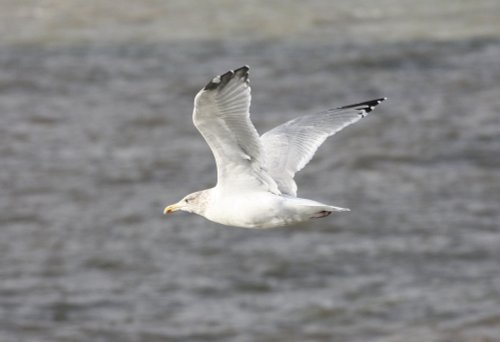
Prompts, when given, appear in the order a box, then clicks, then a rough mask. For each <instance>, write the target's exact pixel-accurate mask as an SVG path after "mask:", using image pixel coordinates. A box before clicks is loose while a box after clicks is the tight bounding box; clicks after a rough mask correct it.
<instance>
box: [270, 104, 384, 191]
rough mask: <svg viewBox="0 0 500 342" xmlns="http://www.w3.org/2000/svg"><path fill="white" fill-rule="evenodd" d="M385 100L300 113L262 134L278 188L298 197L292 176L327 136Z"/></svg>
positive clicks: (356, 119) (304, 164)
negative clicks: (307, 113) (316, 112)
mask: <svg viewBox="0 0 500 342" xmlns="http://www.w3.org/2000/svg"><path fill="white" fill-rule="evenodd" d="M384 100H386V98H380V99H376V100H371V101H366V102H361V103H356V104H352V105H348V106H344V107H339V108H335V109H330V110H328V111H325V112H322V113H319V114H313V115H306V116H301V117H299V118H296V119H294V120H291V121H288V122H286V123H284V124H282V125H280V126H278V127H275V128H273V129H272V130H270V131H268V132H266V133H265V134H263V135H262V136H261V138H260V140H261V142H262V146H263V148H264V153H265V156H266V166H267V168H268V171H269V173H270V174H271V176H272V177H273V179H274V180H275V181H276V183H278V187H279V190H280V191H281V192H282V193H284V194H288V195H291V196H297V184H295V181H294V179H293V177H294V176H295V173H296V172H298V171H300V170H301V169H302V168H303V167H304V166H306V165H307V163H308V162H309V161H310V160H311V158H312V157H313V156H314V154H315V153H316V150H317V149H318V147H319V146H320V145H321V144H322V143H323V142H324V141H325V140H326V138H328V137H329V136H331V135H333V134H335V133H337V132H338V131H340V130H341V129H343V128H344V127H346V126H349V125H351V124H353V123H355V122H356V121H359V120H360V119H361V118H363V117H365V116H366V115H367V114H368V113H370V112H371V111H372V110H373V109H374V108H375V106H377V105H378V104H380V103H381V102H382V101H384Z"/></svg>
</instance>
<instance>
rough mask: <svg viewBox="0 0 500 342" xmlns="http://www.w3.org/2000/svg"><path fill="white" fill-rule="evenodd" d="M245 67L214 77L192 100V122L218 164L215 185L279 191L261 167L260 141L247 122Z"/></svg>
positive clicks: (248, 117) (262, 163)
mask: <svg viewBox="0 0 500 342" xmlns="http://www.w3.org/2000/svg"><path fill="white" fill-rule="evenodd" d="M248 70H249V68H248V67H247V66H244V67H241V68H239V69H236V70H235V71H232V70H230V71H228V72H227V73H225V74H223V75H220V76H216V77H215V78H213V79H212V81H210V82H209V83H208V84H207V85H206V86H205V88H203V89H202V90H200V92H199V93H198V94H197V95H196V97H195V100H194V110H193V123H194V125H195V126H196V128H197V129H198V130H199V131H200V133H201V135H202V136H203V137H204V138H205V141H206V142H207V144H208V145H209V146H210V149H211V150H212V153H213V155H214V158H215V163H216V164H217V186H218V187H221V188H224V187H232V188H234V187H238V188H260V189H264V190H267V191H272V192H275V193H279V190H278V187H277V184H276V182H275V181H274V180H273V179H272V177H271V176H270V175H269V174H268V173H267V172H266V171H265V170H264V168H263V167H262V165H264V162H265V161H264V157H263V150H262V143H261V141H260V138H259V134H258V133H257V130H256V129H255V127H254V126H253V124H252V122H251V121H250V113H249V109H250V100H251V96H250V85H249V82H248Z"/></svg>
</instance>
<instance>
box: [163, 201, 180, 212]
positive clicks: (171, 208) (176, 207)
mask: <svg viewBox="0 0 500 342" xmlns="http://www.w3.org/2000/svg"><path fill="white" fill-rule="evenodd" d="M181 208H182V205H180V204H179V203H175V204H172V205H169V206H167V207H165V209H163V215H165V214H171V213H173V212H174V211H177V210H179V209H181Z"/></svg>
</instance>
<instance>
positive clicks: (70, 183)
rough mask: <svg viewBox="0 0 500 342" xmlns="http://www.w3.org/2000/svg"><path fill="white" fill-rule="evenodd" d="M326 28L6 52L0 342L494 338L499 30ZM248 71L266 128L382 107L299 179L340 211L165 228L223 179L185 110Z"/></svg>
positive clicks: (498, 297) (499, 295) (499, 279)
mask: <svg viewBox="0 0 500 342" xmlns="http://www.w3.org/2000/svg"><path fill="white" fill-rule="evenodd" d="M330 9H332V10H333V7H332V8H330ZM497 9H498V7H497ZM448 14H449V13H439V12H438V13H437V15H438V16H439V15H441V16H442V20H444V21H446V20H449V21H450V23H453V19H450V17H448V16H447V15H448ZM238 15H241V16H243V17H244V15H245V14H244V13H243V14H241V13H240V14H238ZM317 25H318V27H319V28H318V30H319V31H318V32H317V35H313V36H311V37H309V38H307V37H305V36H300V37H295V36H293V35H291V36H289V37H286V38H283V37H281V38H280V37H274V38H265V37H264V38H263V37H257V38H253V39H248V40H245V39H225V40H216V39H205V38H204V39H199V40H197V39H187V40H178V41H175V40H170V41H160V42H158V43H156V44H155V43H151V42H146V43H141V42H138V41H134V42H128V43H126V42H110V43H103V42H99V41H98V42H97V43H92V44H90V43H88V42H87V43H85V42H76V43H72V44H67V43H65V44H61V45H57V44H55V45H50V44H49V45H46V44H42V43H36V44H34V43H30V44H20V45H16V44H6V45H5V46H3V47H2V48H1V49H0V115H1V117H0V120H1V121H0V123H1V125H0V161H1V162H0V163H1V166H0V185H1V189H2V195H1V197H0V213H1V216H0V224H1V229H0V333H1V338H0V339H1V340H2V341H6V342H9V341H497V340H498V338H499V337H498V336H500V265H499V262H500V232H499V222H500V210H499V208H500V171H499V168H500V153H499V151H500V120H499V119H498V118H499V112H500V98H499V94H500V63H498V61H499V60H500V38H498V37H495V36H491V35H490V36H486V35H483V36H481V35H473V36H464V38H460V37H459V38H457V37H454V38H453V39H449V40H430V39H418V38H416V37H414V36H412V37H411V39H407V40H405V39H387V40H380V41H372V40H363V39H357V40H356V39H354V40H352V41H349V39H346V37H343V38H342V37H339V38H338V39H335V37H331V39H326V37H327V35H326V33H327V32H329V31H328V29H325V25H326V27H327V28H329V29H331V28H332V27H335V26H334V23H333V24H332V23H326V24H325V23H324V22H318V23H317ZM331 25H333V26H331ZM391 25H392V26H390V27H389V28H387V27H386V28H385V29H387V30H390V29H391V28H392V30H395V31H397V29H398V26H394V25H396V24H395V23H392V24H391ZM422 27H423V29H425V24H422ZM323 30H326V31H325V32H326V33H325V32H324V31H323ZM384 32H385V31H384ZM387 32H388V31H387ZM355 33H356V32H354V33H352V32H351V33H349V34H351V36H348V37H351V38H352V37H353V36H352V35H355ZM306 38H307V39H306ZM95 39H96V40H98V37H96V38H95ZM242 64H249V65H250V66H251V68H252V70H251V79H252V86H253V92H252V95H253V104H252V113H253V121H254V123H255V125H256V127H257V129H258V130H259V131H260V132H264V131H265V130H267V129H270V128H272V127H274V125H276V124H278V123H281V122H283V121H285V120H287V119H290V118H293V117H295V116H298V115H302V114H307V113H311V112H315V111H319V110H322V109H326V108H331V107H335V106H339V105H345V104H349V103H352V102H356V101H362V100H368V99H371V98H375V97H379V96H387V97H389V101H387V102H385V103H383V104H382V105H381V106H380V107H379V108H378V109H377V111H375V112H374V114H373V115H371V116H369V117H368V118H366V119H364V120H363V121H361V122H360V123H358V124H356V125H355V126H352V127H349V128H348V129H346V130H345V131H343V132H342V133H339V134H338V135H336V136H335V137H334V138H332V139H330V140H328V141H327V142H326V143H325V145H323V147H322V148H321V149H320V150H319V152H318V154H317V156H316V157H315V159H313V161H312V163H311V164H310V165H309V166H308V167H307V168H306V169H305V170H304V171H302V172H301V173H300V174H298V177H297V180H298V185H299V193H300V194H301V195H302V196H304V197H309V198H314V199H318V200H322V201H325V202H327V203H332V204H334V205H338V206H345V207H349V208H351V209H352V212H350V213H346V214H339V215H337V216H330V217H328V218H325V219H322V220H316V221H314V222H313V223H311V224H307V225H302V226H296V227H290V228H284V229H275V230H267V231H257V230H245V229H236V228H226V227H223V226H219V225H216V224H213V223H210V222H208V221H205V220H203V219H202V218H200V217H196V216H191V215H187V214H179V215H173V216H169V217H164V216H162V209H163V207H164V205H166V204H169V203H171V202H173V201H176V200H178V199H179V198H180V197H181V196H183V195H184V194H186V193H188V192H191V191H194V190H198V189H201V188H204V187H208V186H211V185H212V184H213V182H214V180H215V169H214V164H213V160H212V156H211V155H210V152H209V150H208V147H207V146H206V144H205V143H204V141H203V140H202V138H201V137H200V136H199V135H198V133H197V132H196V130H195V128H194V127H193V126H192V123H191V118H190V115H191V110H192V100H193V96H194V95H195V93H196V92H197V90H198V89H199V88H200V87H202V86H203V85H204V84H205V83H206V82H207V80H209V79H210V78H211V77H212V76H213V75H215V74H218V73H221V72H224V71H226V70H227V69H229V68H235V67H238V66H240V65H242Z"/></svg>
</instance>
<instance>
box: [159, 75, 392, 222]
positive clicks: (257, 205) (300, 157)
mask: <svg viewBox="0 0 500 342" xmlns="http://www.w3.org/2000/svg"><path fill="white" fill-rule="evenodd" d="M248 71H249V67H248V66H243V67H241V68H239V69H236V70H234V71H233V70H230V71H228V72H226V73H225V74H222V75H219V76H216V77H214V78H213V79H212V80H211V81H210V82H209V83H208V84H207V85H206V86H205V87H204V88H203V89H202V90H200V91H199V92H198V94H197V95H196V96H195V99H194V110H193V123H194V125H195V127H196V128H197V129H198V131H199V132H200V133H201V135H202V136H203V138H204V139H205V141H206V142H207V144H208V145H209V147H210V149H211V150H212V153H213V155H214V157H215V163H216V166H217V184H216V185H215V187H212V188H210V189H206V190H201V191H197V192H194V193H191V194H189V195H187V196H185V197H184V198H183V199H181V200H180V201H179V202H177V203H175V204H172V205H169V206H167V207H166V208H165V209H164V211H163V213H164V214H170V213H173V212H175V211H178V210H182V211H186V212H189V213H194V214H198V215H200V216H203V217H205V218H206V219H208V220H210V221H213V222H216V223H219V224H222V225H227V226H234V227H243V228H274V227H281V226H287V225H292V224H297V223H301V222H307V221H309V220H312V219H316V218H321V217H326V216H328V215H330V214H331V213H333V212H342V211H350V209H347V208H341V207H336V206H333V205H328V204H324V203H321V202H317V201H313V200H310V199H305V198H300V197H297V185H296V183H295V181H294V176H295V173H296V172H298V171H300V170H301V169H302V168H303V167H304V166H306V164H307V163H309V161H310V160H311V158H312V157H313V156H314V154H315V152H316V150H317V149H318V148H319V146H320V145H321V144H322V143H323V142H324V141H325V140H326V138H328V137H329V136H331V135H333V134H335V133H336V132H338V131H340V130H341V129H343V128H344V127H346V126H349V125H350V124H353V123H355V122H357V121H359V120H360V119H361V118H363V117H365V116H366V115H367V114H368V113H370V112H371V111H372V110H373V109H374V108H375V106H377V105H378V104H380V103H381V102H382V101H384V100H386V99H387V98H385V97H384V98H378V99H375V100H371V101H366V102H361V103H356V104H351V105H348V106H343V107H338V108H334V109H330V110H327V111H325V112H322V113H319V114H313V115H305V116H301V117H298V118H296V119H293V120H291V121H288V122H286V123H284V124H282V125H280V126H277V127H275V128H273V129H271V130H270V131H268V132H266V133H264V134H263V135H261V136H259V134H258V132H257V130H256V129H255V127H254V125H253V124H252V122H251V121H250V112H249V109H250V99H251V95H250V84H249V79H248Z"/></svg>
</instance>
